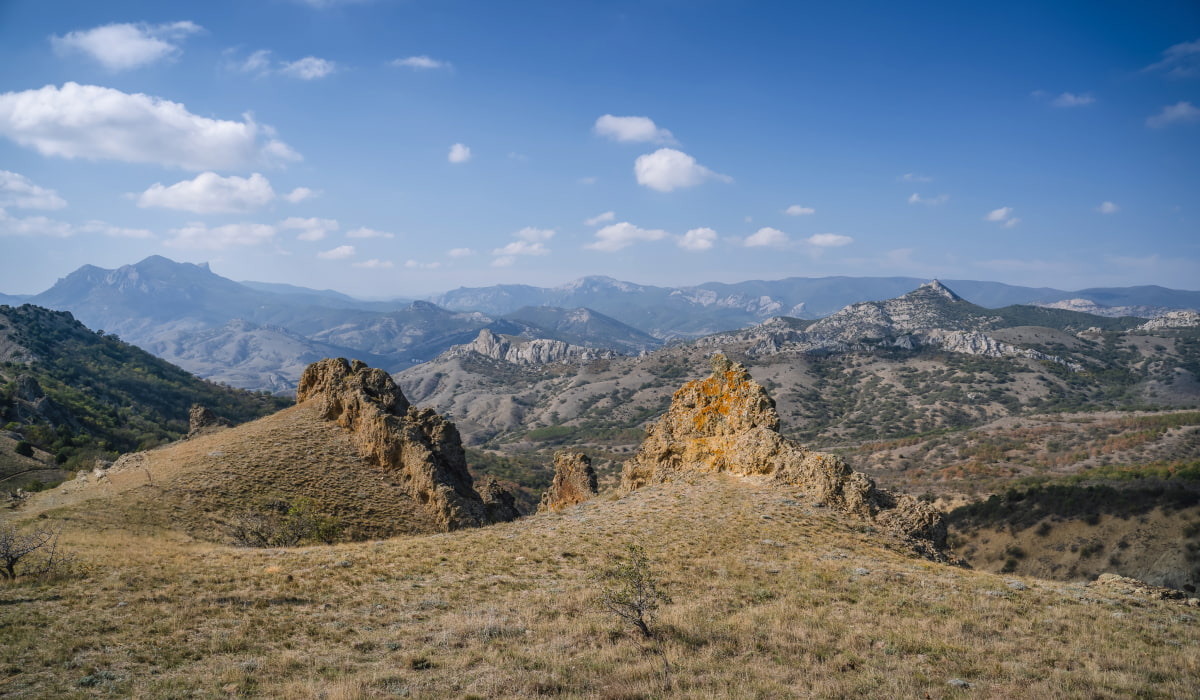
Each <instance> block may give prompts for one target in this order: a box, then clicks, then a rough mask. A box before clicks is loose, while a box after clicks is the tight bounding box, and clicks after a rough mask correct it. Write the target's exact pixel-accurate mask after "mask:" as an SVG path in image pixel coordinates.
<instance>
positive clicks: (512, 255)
mask: <svg viewBox="0 0 1200 700" xmlns="http://www.w3.org/2000/svg"><path fill="white" fill-rule="evenodd" d="M554 234H555V231H554V229H548V228H534V227H532V226H526V227H525V228H523V229H521V230H520V231H517V232H516V233H514V234H513V236H514V237H516V239H517V240H515V241H513V242H512V243H509V244H508V245H506V246H503V247H501V248H494V249H493V250H492V255H494V256H496V258H495V259H494V260H492V266H493V267H507V266H509V265H512V264H513V263H515V262H516V261H517V256H519V255H549V254H550V249H549V248H547V247H546V241H548V240H550V239H551V238H553V237H554Z"/></svg>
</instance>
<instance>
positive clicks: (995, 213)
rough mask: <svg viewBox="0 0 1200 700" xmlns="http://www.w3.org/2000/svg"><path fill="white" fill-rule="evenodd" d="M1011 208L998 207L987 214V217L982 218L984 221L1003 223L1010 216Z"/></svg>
mask: <svg viewBox="0 0 1200 700" xmlns="http://www.w3.org/2000/svg"><path fill="white" fill-rule="evenodd" d="M1012 211H1013V210H1012V207H1000V208H999V209H993V210H991V211H990V212H988V214H987V216H985V217H983V218H984V220H985V221H1004V220H1005V219H1007V218H1008V217H1010V216H1012Z"/></svg>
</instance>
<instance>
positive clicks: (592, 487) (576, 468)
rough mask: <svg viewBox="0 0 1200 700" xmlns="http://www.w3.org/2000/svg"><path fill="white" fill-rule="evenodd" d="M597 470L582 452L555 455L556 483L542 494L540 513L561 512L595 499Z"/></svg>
mask: <svg viewBox="0 0 1200 700" xmlns="http://www.w3.org/2000/svg"><path fill="white" fill-rule="evenodd" d="M597 493H599V490H598V489H597V487H596V470H595V469H592V460H591V458H590V457H588V456H587V455H585V454H584V453H582V452H559V453H556V454H555V455H554V482H553V483H551V484H550V488H548V489H546V492H545V493H543V494H542V502H541V504H540V505H538V512H539V513H542V512H545V511H548V510H561V509H563V508H566V507H567V506H573V505H576V504H579V503H583V502H584V501H586V500H588V499H590V498H593V497H595V495H596V494H597Z"/></svg>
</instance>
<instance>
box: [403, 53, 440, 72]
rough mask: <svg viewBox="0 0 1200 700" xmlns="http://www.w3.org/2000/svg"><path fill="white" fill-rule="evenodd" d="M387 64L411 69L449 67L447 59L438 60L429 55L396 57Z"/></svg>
mask: <svg viewBox="0 0 1200 700" xmlns="http://www.w3.org/2000/svg"><path fill="white" fill-rule="evenodd" d="M389 65H393V66H396V67H397V68H412V69H413V70H436V69H438V68H449V67H450V64H449V62H447V61H439V60H437V59H436V58H430V57H429V56H424V55H422V56H409V57H408V58H397V59H396V60H394V61H391V62H390V63H389Z"/></svg>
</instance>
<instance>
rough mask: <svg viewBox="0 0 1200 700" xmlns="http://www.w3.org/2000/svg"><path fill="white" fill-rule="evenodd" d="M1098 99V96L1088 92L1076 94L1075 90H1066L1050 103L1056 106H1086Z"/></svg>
mask: <svg viewBox="0 0 1200 700" xmlns="http://www.w3.org/2000/svg"><path fill="white" fill-rule="evenodd" d="M1095 101H1096V98H1094V97H1092V96H1091V95H1088V94H1083V95H1076V94H1075V93H1073V92H1064V93H1063V94H1061V95H1059V96H1058V97H1055V98H1054V99H1053V100H1051V101H1050V104H1052V105H1054V106H1055V107H1086V106H1087V105H1090V104H1092V103H1093V102H1095Z"/></svg>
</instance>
